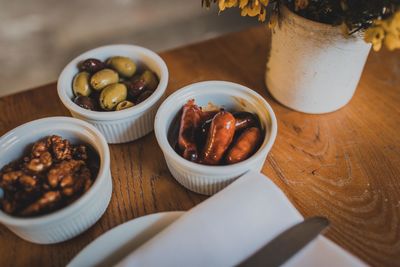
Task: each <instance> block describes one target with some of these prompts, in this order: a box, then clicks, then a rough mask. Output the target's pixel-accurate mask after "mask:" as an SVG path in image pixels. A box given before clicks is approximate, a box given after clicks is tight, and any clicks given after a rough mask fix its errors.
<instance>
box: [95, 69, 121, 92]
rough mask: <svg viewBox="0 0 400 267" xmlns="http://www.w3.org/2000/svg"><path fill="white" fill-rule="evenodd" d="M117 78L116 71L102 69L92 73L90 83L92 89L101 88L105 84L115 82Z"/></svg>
mask: <svg viewBox="0 0 400 267" xmlns="http://www.w3.org/2000/svg"><path fill="white" fill-rule="evenodd" d="M118 80H119V77H118V73H116V72H115V71H113V70H111V69H102V70H101V71H98V72H96V73H95V74H93V76H92V78H91V79H90V85H91V86H92V87H93V89H94V90H101V89H103V88H104V87H106V86H107V85H110V84H113V83H117V82H118Z"/></svg>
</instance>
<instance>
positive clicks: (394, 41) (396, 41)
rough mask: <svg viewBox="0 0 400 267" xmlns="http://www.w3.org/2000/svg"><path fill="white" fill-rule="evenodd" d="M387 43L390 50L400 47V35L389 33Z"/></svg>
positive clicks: (386, 38)
mask: <svg viewBox="0 0 400 267" xmlns="http://www.w3.org/2000/svg"><path fill="white" fill-rule="evenodd" d="M385 45H386V47H387V48H388V49H389V50H390V51H393V50H395V49H399V48H400V35H395V34H393V33H388V34H387V35H386V37H385Z"/></svg>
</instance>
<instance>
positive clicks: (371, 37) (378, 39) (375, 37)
mask: <svg viewBox="0 0 400 267" xmlns="http://www.w3.org/2000/svg"><path fill="white" fill-rule="evenodd" d="M384 38H385V31H384V30H383V28H382V27H381V26H375V27H371V28H369V29H368V30H367V31H366V32H365V37H364V39H365V41H366V42H367V43H371V44H372V46H373V48H374V50H375V51H379V50H380V49H381V47H382V42H383V39H384Z"/></svg>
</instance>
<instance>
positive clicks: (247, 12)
mask: <svg viewBox="0 0 400 267" xmlns="http://www.w3.org/2000/svg"><path fill="white" fill-rule="evenodd" d="M261 7H262V6H261V3H260V1H259V0H254V2H253V3H252V4H249V5H247V6H245V7H243V9H242V13H241V15H242V16H250V17H255V16H257V15H260V14H261Z"/></svg>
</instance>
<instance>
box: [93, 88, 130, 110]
mask: <svg viewBox="0 0 400 267" xmlns="http://www.w3.org/2000/svg"><path fill="white" fill-rule="evenodd" d="M127 94H128V90H127V89H126V86H125V84H122V83H114V84H110V85H108V86H107V87H106V88H104V89H103V91H101V94H100V99H99V101H100V106H101V108H103V109H105V110H113V109H114V108H115V106H116V105H118V103H120V102H122V101H124V100H125V99H126V96H127Z"/></svg>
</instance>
